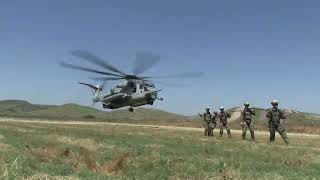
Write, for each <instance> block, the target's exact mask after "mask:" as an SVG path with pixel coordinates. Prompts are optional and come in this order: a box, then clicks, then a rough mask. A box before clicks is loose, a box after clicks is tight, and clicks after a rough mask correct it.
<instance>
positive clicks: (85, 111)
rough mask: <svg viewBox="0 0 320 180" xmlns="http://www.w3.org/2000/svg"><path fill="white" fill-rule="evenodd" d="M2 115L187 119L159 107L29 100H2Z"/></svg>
mask: <svg viewBox="0 0 320 180" xmlns="http://www.w3.org/2000/svg"><path fill="white" fill-rule="evenodd" d="M0 116H9V117H41V118H62V119H66V118H72V119H73V118H77V119H79V118H80V119H106V120H120V119H121V120H122V119H130V120H146V119H147V120H177V119H180V120H181V119H187V117H184V116H182V115H178V114H174V113H169V112H166V111H162V110H157V109H147V108H137V109H135V111H134V112H129V111H128V110H126V109H125V110H115V111H112V112H105V111H101V110H97V109H95V108H92V107H87V106H81V105H77V104H64V105H60V106H56V105H35V104H31V103H29V102H27V101H20V100H5V101H0Z"/></svg>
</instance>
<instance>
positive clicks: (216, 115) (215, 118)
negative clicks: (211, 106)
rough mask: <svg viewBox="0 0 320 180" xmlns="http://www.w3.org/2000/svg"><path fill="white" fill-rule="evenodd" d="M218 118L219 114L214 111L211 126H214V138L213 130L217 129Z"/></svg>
mask: <svg viewBox="0 0 320 180" xmlns="http://www.w3.org/2000/svg"><path fill="white" fill-rule="evenodd" d="M217 118H218V112H217V111H214V112H213V116H212V120H211V124H212V128H211V130H212V136H213V130H214V129H215V128H216V127H217V124H218V123H217Z"/></svg>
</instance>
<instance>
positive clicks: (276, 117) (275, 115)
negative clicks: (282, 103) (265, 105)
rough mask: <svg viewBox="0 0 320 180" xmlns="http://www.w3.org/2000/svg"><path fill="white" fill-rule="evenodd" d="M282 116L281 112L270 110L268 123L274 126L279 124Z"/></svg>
mask: <svg viewBox="0 0 320 180" xmlns="http://www.w3.org/2000/svg"><path fill="white" fill-rule="evenodd" d="M282 116H283V114H282V112H281V111H280V110H279V109H277V110H275V109H271V110H270V121H271V122H272V123H274V124H280V119H281V118H282Z"/></svg>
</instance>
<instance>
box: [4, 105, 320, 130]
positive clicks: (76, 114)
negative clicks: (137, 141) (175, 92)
mask: <svg viewBox="0 0 320 180" xmlns="http://www.w3.org/2000/svg"><path fill="white" fill-rule="evenodd" d="M241 109H242V108H241V107H234V108H231V109H229V110H227V111H228V112H231V113H232V118H231V119H230V123H231V125H232V127H233V128H240V124H239V119H240V115H241V113H240V111H241ZM254 109H255V110H256V116H255V117H254V122H255V126H256V127H257V128H258V129H259V128H261V129H262V128H265V126H266V124H267V119H266V117H265V114H266V111H265V110H264V109H262V108H254ZM286 113H287V117H288V119H287V121H286V122H287V124H288V125H293V126H297V127H299V126H301V125H303V126H320V115H317V114H312V113H304V112H299V111H295V110H289V109H287V110H286ZM0 116H7V117H24V118H25V117H30V118H51V119H62V120H69V119H70V120H95V121H117V122H128V121H131V122H135V121H143V122H146V123H155V124H162V125H177V126H192V127H200V126H201V124H202V123H201V122H202V121H201V120H202V119H201V118H200V117H199V116H197V115H196V116H190V117H187V116H183V115H179V114H174V113H170V112H166V111H162V110H158V109H149V108H137V109H135V111H134V112H129V111H128V110H127V109H121V110H115V111H111V112H106V111H101V110H97V109H95V108H92V107H87V106H81V105H77V104H64V105H60V106H57V105H38V104H31V103H29V102H27V101H20V100H5V101H0ZM199 122H200V123H199ZM300 128H301V127H300Z"/></svg>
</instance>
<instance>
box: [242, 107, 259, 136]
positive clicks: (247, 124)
mask: <svg viewBox="0 0 320 180" xmlns="http://www.w3.org/2000/svg"><path fill="white" fill-rule="evenodd" d="M249 106H250V104H249V103H248V102H245V103H244V109H243V111H242V112H241V115H242V120H241V123H240V124H241V127H242V140H245V139H246V134H247V129H248V128H249V130H250V134H251V139H252V140H253V141H254V140H255V138H254V126H253V123H252V116H255V115H256V112H255V111H254V109H252V108H249Z"/></svg>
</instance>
